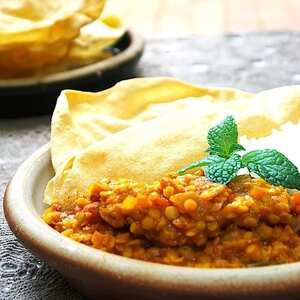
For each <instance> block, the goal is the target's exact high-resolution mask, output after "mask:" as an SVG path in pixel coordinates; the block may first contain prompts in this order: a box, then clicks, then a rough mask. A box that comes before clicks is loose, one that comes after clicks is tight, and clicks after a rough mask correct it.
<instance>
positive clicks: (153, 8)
mask: <svg viewBox="0 0 300 300" xmlns="http://www.w3.org/2000/svg"><path fill="white" fill-rule="evenodd" d="M107 2H108V3H107V7H106V9H107V10H109V11H113V12H115V13H116V14H118V15H120V16H123V18H124V20H126V21H127V23H128V24H129V25H130V26H131V27H132V28H134V29H135V30H136V31H138V32H140V33H141V34H143V35H146V36H153V35H155V36H159V37H162V36H178V35H181V36H182V35H190V34H202V35H211V34H222V33H230V32H237V33H242V32H251V31H283V30H291V31H293V30H300V0H108V1H107Z"/></svg>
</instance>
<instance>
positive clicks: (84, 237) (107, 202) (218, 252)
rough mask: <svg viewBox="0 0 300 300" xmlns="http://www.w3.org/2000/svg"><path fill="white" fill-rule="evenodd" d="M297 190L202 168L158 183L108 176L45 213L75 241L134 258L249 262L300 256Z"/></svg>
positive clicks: (227, 264)
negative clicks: (214, 178) (220, 179)
mask: <svg viewBox="0 0 300 300" xmlns="http://www.w3.org/2000/svg"><path fill="white" fill-rule="evenodd" d="M299 213H300V194H299V193H296V194H294V195H290V194H289V193H288V191H287V190H286V189H284V188H282V187H275V186H272V185H270V184H268V183H266V182H265V181H263V180H262V179H255V178H251V177H249V176H238V177H237V178H236V179H235V180H234V181H232V182H231V183H230V184H229V185H228V186H226V185H221V184H217V183H211V182H209V181H208V180H207V179H206V178H205V177H204V176H203V173H202V171H197V172H195V173H194V174H186V175H183V176H177V175H175V174H171V175H169V176H166V177H164V178H162V179H161V180H160V181H159V182H154V183H153V184H144V183H138V182H134V181H131V180H126V179H119V180H108V179H103V180H101V181H100V182H98V183H95V184H93V185H91V186H90V188H89V190H88V192H87V196H86V197H80V198H77V199H75V200H74V201H61V200H57V201H54V202H53V204H52V205H51V206H50V207H49V208H47V209H46V211H45V212H44V214H43V219H44V220H45V222H46V223H48V224H49V225H50V226H52V227H53V228H54V229H55V230H57V231H59V232H61V233H62V234H63V235H65V236H67V237H70V238H71V239H73V240H76V241H78V242H81V243H84V244H86V245H89V246H92V247H95V248H99V249H103V250H105V251H109V252H112V253H115V254H119V255H123V256H126V257H132V258H136V259H141V260H146V261H152V262H158V263H164V264H172V265H180V266H191V267H226V268H228V267H250V266H261V265H272V264H281V263H289V262H295V261H299V260H300V237H299V235H298V230H299V229H300V217H299V218H298V214H299Z"/></svg>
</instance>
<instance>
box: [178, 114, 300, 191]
mask: <svg viewBox="0 0 300 300" xmlns="http://www.w3.org/2000/svg"><path fill="white" fill-rule="evenodd" d="M207 140H208V144H209V148H208V149H207V152H208V154H209V155H208V156H207V157H206V158H204V159H202V160H198V161H196V162H194V163H192V164H190V165H188V166H186V167H184V168H182V169H180V170H179V171H178V173H179V174H181V175H182V174H184V173H185V172H186V171H188V170H191V169H194V168H204V174H205V176H206V177H207V178H208V179H209V180H210V181H212V182H217V183H221V184H227V183H229V182H230V181H231V180H232V179H233V178H234V177H236V175H237V173H238V171H239V170H240V169H241V168H247V169H248V171H249V172H250V173H254V174H256V175H258V176H260V177H261V178H263V179H264V180H266V181H267V182H269V183H271V184H273V185H275V186H279V185H281V186H283V187H286V188H291V189H299V190H300V173H299V170H298V168H297V167H296V166H295V165H294V164H293V163H292V162H291V161H290V160H289V159H288V158H287V157H286V156H284V155H283V154H282V153H280V152H278V151H277V150H274V149H263V150H256V151H250V152H248V153H246V154H244V155H243V156H241V155H239V154H238V153H237V152H240V151H245V148H244V147H243V146H241V145H240V144H238V128H237V124H236V122H235V120H234V118H233V117H232V116H228V117H226V118H225V119H224V120H223V121H222V122H220V123H219V124H217V125H216V126H214V127H212V128H211V129H210V130H209V131H208V135H207Z"/></svg>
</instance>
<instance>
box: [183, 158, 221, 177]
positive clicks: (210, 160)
mask: <svg viewBox="0 0 300 300" xmlns="http://www.w3.org/2000/svg"><path fill="white" fill-rule="evenodd" d="M220 159H221V157H219V156H216V155H212V156H208V157H206V158H204V159H200V160H197V161H195V162H193V163H191V164H190V165H188V166H186V167H184V168H182V169H180V170H179V171H178V173H179V175H183V174H184V173H185V172H186V171H188V170H192V169H195V168H200V167H206V166H208V165H209V164H211V163H213V162H217V161H219V160H220Z"/></svg>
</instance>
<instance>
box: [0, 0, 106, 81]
mask: <svg viewBox="0 0 300 300" xmlns="http://www.w3.org/2000/svg"><path fill="white" fill-rule="evenodd" d="M104 3H105V1H104V0H43V1H40V0H9V1H1V2H0V69H1V73H0V77H4V78H9V77H19V76H29V75H31V73H30V72H32V71H33V70H36V69H38V68H41V67H43V66H49V65H53V64H56V63H58V62H59V61H60V60H61V59H62V58H64V57H65V56H67V54H68V52H69V50H70V48H72V41H73V40H74V39H75V38H76V37H77V36H79V34H80V29H81V28H82V27H83V26H84V25H85V24H88V23H91V22H92V21H94V20H95V19H97V18H98V17H99V16H100V13H101V12H102V10H103V6H104Z"/></svg>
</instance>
